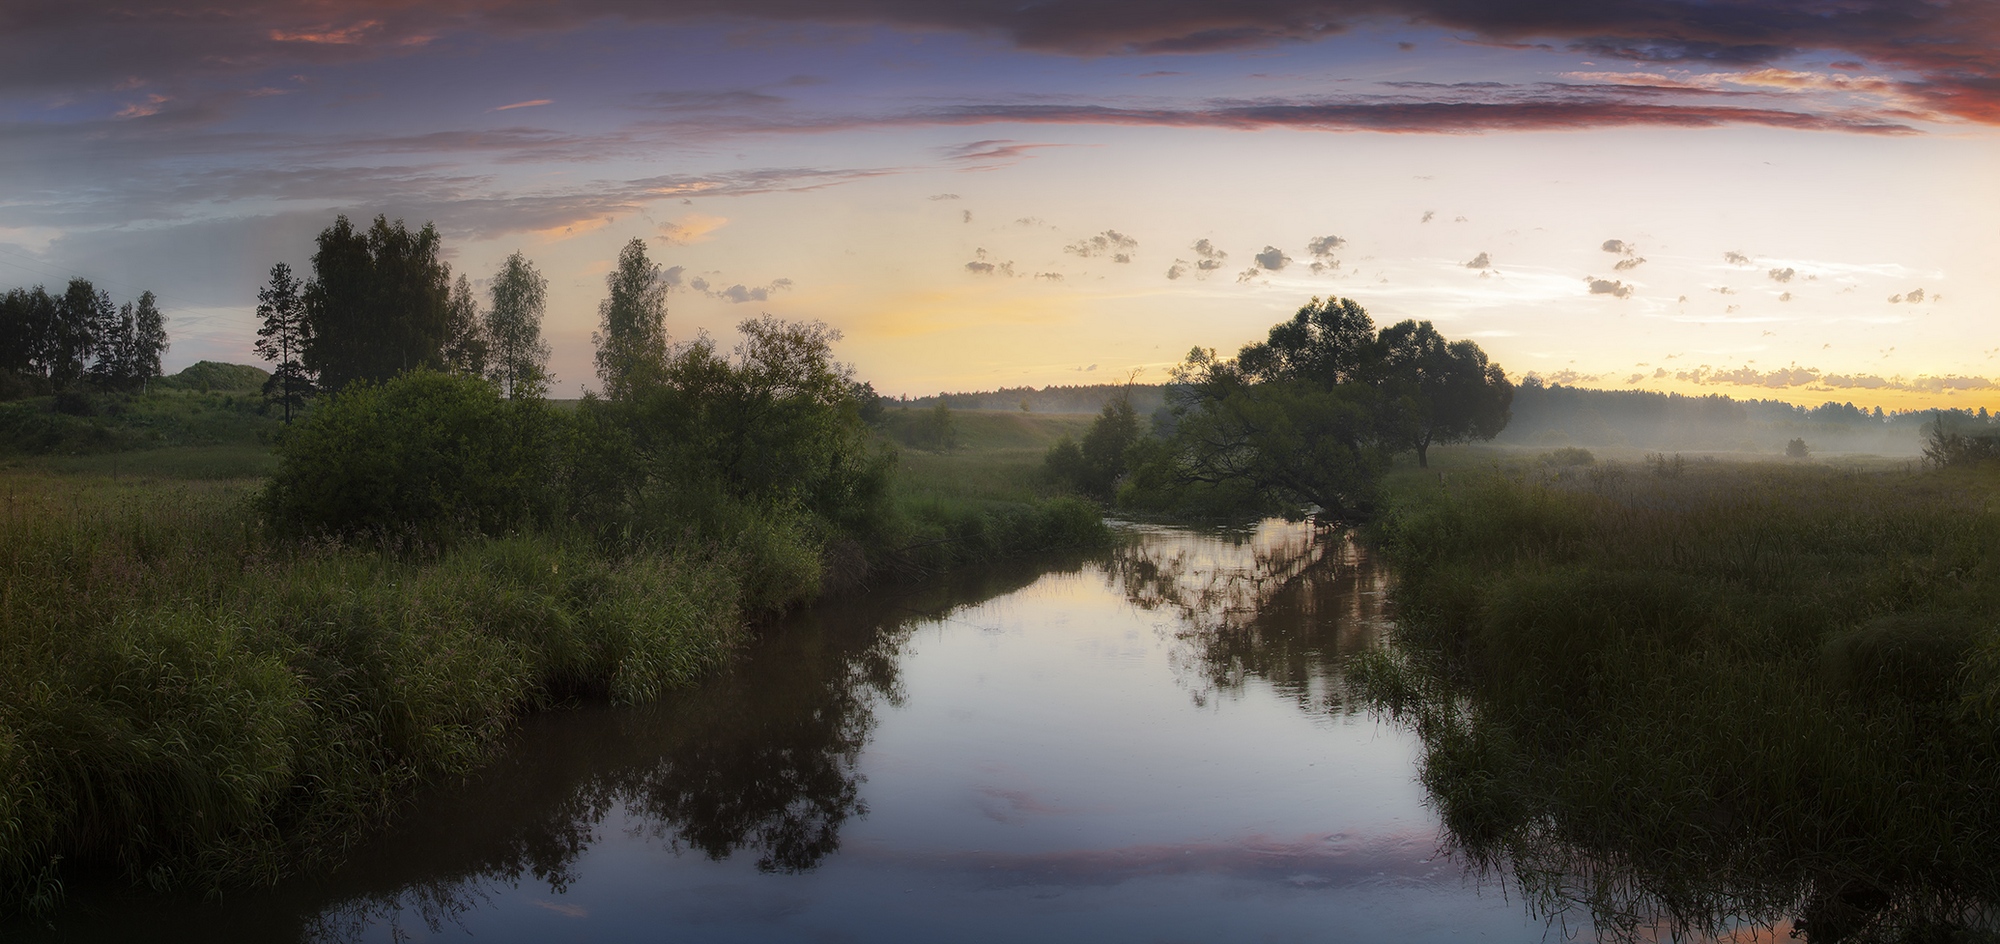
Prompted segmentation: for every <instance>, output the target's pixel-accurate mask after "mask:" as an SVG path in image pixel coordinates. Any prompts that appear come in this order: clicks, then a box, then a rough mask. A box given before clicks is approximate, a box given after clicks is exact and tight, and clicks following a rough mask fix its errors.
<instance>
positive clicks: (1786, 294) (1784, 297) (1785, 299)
mask: <svg viewBox="0 0 2000 944" xmlns="http://www.w3.org/2000/svg"><path fill="white" fill-rule="evenodd" d="M1778 300H1779V301H1781V302H1788V301H1791V300H1792V293H1790V292H1784V293H1782V294H1780V295H1779V296H1778Z"/></svg>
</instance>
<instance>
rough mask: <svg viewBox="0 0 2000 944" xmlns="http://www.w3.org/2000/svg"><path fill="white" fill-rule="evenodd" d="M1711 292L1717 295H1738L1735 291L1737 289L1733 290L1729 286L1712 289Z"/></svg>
mask: <svg viewBox="0 0 2000 944" xmlns="http://www.w3.org/2000/svg"><path fill="white" fill-rule="evenodd" d="M1710 291H1713V292H1714V293H1715V294H1717V295H1734V294H1736V290H1735V289H1733V288H1730V287H1729V286H1727V285H1724V286H1722V287H1721V288H1716V289H1710Z"/></svg>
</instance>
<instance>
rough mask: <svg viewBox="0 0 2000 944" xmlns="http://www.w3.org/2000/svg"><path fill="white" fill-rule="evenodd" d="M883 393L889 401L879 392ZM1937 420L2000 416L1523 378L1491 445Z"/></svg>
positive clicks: (1105, 388) (1007, 394) (1813, 438)
mask: <svg viewBox="0 0 2000 944" xmlns="http://www.w3.org/2000/svg"><path fill="white" fill-rule="evenodd" d="M1128 390H1129V391H1130V394H1131V403H1132V408H1133V410H1134V411H1135V412H1137V413H1138V414H1139V415H1141V416H1150V415H1153V414H1156V413H1158V412H1160V411H1161V410H1163V409H1164V408H1165V406H1166V399H1167V387H1166V385H1164V384H1132V385H1130V386H1129V387H1128V386H1127V385H1125V384H1085V385H1076V386H1049V387H1043V388H1041V389H1039V390H1037V389H1035V388H1034V387H1003V388H1001V389H999V390H991V391H978V392H973V393H940V394H935V395H932V396H925V397H912V398H909V399H907V400H891V401H890V402H894V403H898V404H902V405H907V406H912V407H923V408H929V407H932V406H935V405H936V404H938V403H940V402H942V403H944V404H945V405H946V406H948V407H950V408H951V409H954V410H1019V409H1022V405H1023V404H1026V408H1027V410H1029V411H1030V412H1034V413H1096V412H1098V411H1099V410H1102V409H1103V408H1104V405H1105V404H1107V403H1111V402H1113V401H1115V400H1117V399H1119V398H1120V397H1121V396H1124V395H1125V394H1126V392H1127V391H1128ZM885 399H888V398H885ZM1940 416H1941V417H1942V418H1943V419H1944V421H1945V425H1946V426H1947V427H1948V428H1949V429H1951V430H1953V431H1956V432H1959V433H1962V434H1964V435H1967V436H1979V435H1981V434H1983V433H1984V434H1995V435H2000V415H1995V414H1991V413H1989V412H1988V411H1987V410H1986V409H1985V408H1984V407H1982V408H1979V409H1977V410H1902V411H1885V410H1883V409H1882V408H1881V407H1874V408H1872V409H1866V408H1862V407H1858V406H1855V405H1854V404H1853V403H1851V402H1834V401H1828V402H1826V403H1822V404H1820V405H1819V406H1813V407H1806V406H1797V405H1795V404H1791V403H1786V402H1784V401H1782V400H1738V399H1735V398H1733V397H1728V396H1724V395H1722V394H1709V395H1707V396H1694V397H1691V396H1686V395H1683V394H1678V393H1658V392H1655V391H1651V390H1592V389H1588V388H1584V387H1570V386H1565V385H1562V384H1545V383H1543V382H1541V381H1540V380H1539V379H1537V378H1533V377H1531V378H1529V379H1527V380H1524V381H1522V382H1521V383H1520V384H1518V385H1516V386H1515V388H1514V403H1513V418H1512V419H1511V420H1510V421H1509V422H1508V424H1507V428H1506V429H1505V430H1504V431H1503V432H1501V434H1500V436H1499V437H1498V439H1497V440H1496V441H1498V442H1501V443H1505V444H1509V445H1516V446H1565V445H1577V446H1612V447H1616V446H1629V447H1632V448H1638V449H1655V450H1673V451H1690V452H1693V451H1702V452H1761V453H1774V454H1775V453H1781V452H1783V451H1784V450H1785V446H1786V444H1787V443H1789V442H1790V441H1791V440H1793V439H1804V440H1805V441H1806V443H1807V445H1809V446H1810V447H1811V448H1812V449H1813V451H1815V452H1870V453H1876V454H1878V455H1902V454H1914V453H1916V452H1917V451H1918V450H1919V448H1920V446H1921V445H1922V440H1923V437H1924V435H1925V432H1926V424H1928V423H1931V422H1933V421H1934V420H1935V419H1937V418H1938V417H1940Z"/></svg>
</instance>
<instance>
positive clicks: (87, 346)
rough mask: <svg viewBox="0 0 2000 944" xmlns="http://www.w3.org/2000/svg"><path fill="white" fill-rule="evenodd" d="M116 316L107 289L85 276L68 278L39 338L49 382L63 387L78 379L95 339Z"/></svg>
mask: <svg viewBox="0 0 2000 944" xmlns="http://www.w3.org/2000/svg"><path fill="white" fill-rule="evenodd" d="M117 319H118V309H117V307H116V306H114V305H112V304H111V293H109V292H101V291H98V290H97V287H96V286H94V285H92V284H90V280H89V279H70V280H69V287H68V288H67V289H65V290H64V291H63V293H62V297H60V298H58V299H56V310H55V319H54V321H53V323H51V324H50V326H49V330H48V334H47V336H46V337H45V338H44V339H43V348H42V362H43V364H44V370H45V372H46V373H45V376H47V377H48V379H49V384H50V386H52V387H54V388H55V389H56V390H66V389H68V388H69V386H70V385H71V384H74V383H76V382H77V381H78V380H80V379H82V378H83V377H84V374H85V372H86V371H87V370H88V369H89V366H90V363H89V359H90V357H91V355H92V354H95V353H96V352H97V346H98V343H99V339H100V338H103V337H105V336H106V335H108V334H110V332H111V328H112V326H113V325H114V324H115V323H116V321H117Z"/></svg>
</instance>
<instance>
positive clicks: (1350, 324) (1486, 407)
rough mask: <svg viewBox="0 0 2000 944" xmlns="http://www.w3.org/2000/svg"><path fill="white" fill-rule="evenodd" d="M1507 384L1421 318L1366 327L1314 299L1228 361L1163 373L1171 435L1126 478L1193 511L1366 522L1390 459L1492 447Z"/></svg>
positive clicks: (1358, 317) (1360, 318)
mask: <svg viewBox="0 0 2000 944" xmlns="http://www.w3.org/2000/svg"><path fill="white" fill-rule="evenodd" d="M1512 396H1513V388H1512V387H1511V386H1510V385H1508V383H1507V379H1506V376H1505V375H1504V374H1503V373H1501V371H1500V369H1499V368H1498V367H1496V366H1493V365H1491V364H1488V363H1487V361H1486V355H1485V353H1484V352H1482V351H1480V350H1479V347H1478V345H1476V344H1473V343H1472V342H1471V341H1459V342H1447V341H1445V340H1444V338H1443V337H1441V336H1440V335H1438V333H1437V331H1436V329H1434V328H1432V327H1431V325H1430V324H1429V323H1428V322H1423V323H1418V322H1404V323H1401V324H1397V325H1393V326H1391V327H1388V328H1384V329H1383V330H1382V331H1381V332H1380V333H1377V332H1376V330H1375V325H1374V322H1373V320H1371V319H1370V318H1369V317H1368V312H1367V311H1366V310H1364V309H1363V308H1362V307H1361V306H1360V305H1359V304H1356V303H1355V302H1353V301H1352V300H1349V299H1332V298H1330V299H1327V300H1325V301H1321V300H1320V299H1317V298H1315V299H1313V300H1312V301H1311V302H1309V303H1307V304H1306V305H1305V306H1304V307H1301V308H1300V309H1299V310H1298V312H1297V314H1295V315H1294V316H1293V317H1292V318H1291V319H1290V320H1287V321H1283V322H1280V323H1278V324H1277V325H1274V326H1273V327H1272V328H1271V330H1270V333H1269V335H1268V337H1266V339H1265V340H1263V341H1261V342H1257V343H1254V344H1250V345H1246V346H1245V347H1244V348H1243V349H1242V350H1241V351H1240V352H1239V353H1238V354H1237V356H1236V357H1234V358H1229V359H1223V358H1219V357H1217V356H1216V355H1215V352H1213V351H1209V350H1202V349H1199V348H1197V349H1196V350H1195V351H1194V352H1192V353H1190V354H1189V355H1188V358H1187V360H1186V361H1184V362H1183V363H1182V364H1181V366H1180V367H1178V368H1177V369H1176V370H1175V373H1174V384H1173V385H1172V388H1171V400H1172V405H1173V429H1172V433H1171V435H1170V436H1169V437H1168V438H1167V439H1166V440H1165V441H1164V442H1162V443H1160V444H1158V445H1157V446H1154V447H1150V448H1149V449H1148V450H1146V451H1147V453H1148V456H1147V459H1146V462H1145V463H1144V467H1143V468H1142V469H1140V470H1139V484H1140V487H1141V491H1142V492H1144V493H1145V494H1147V495H1148V496H1149V497H1150V498H1151V499H1152V500H1153V501H1155V502H1157V503H1160V504H1166V505H1178V506H1181V507H1183V508H1188V507H1199V508H1200V509H1201V510H1205V511H1224V510H1229V509H1231V508H1234V509H1235V510H1239V511H1257V512H1262V511H1294V510H1297V509H1300V508H1304V507H1308V506H1317V507H1318V509H1319V513H1320V514H1321V515H1322V516H1324V517H1327V518H1330V519H1334V520H1343V519H1352V518H1357V517H1361V516H1363V515H1365V514H1366V513H1367V512H1368V510H1369V506H1370V505H1371V503H1372V499H1373V494H1374V491H1375V485H1376V483H1377V481H1378V480H1379V479H1380V477H1381V475H1382V473H1383V472H1384V471H1385V470H1386V469H1387V468H1388V467H1389V463H1390V460H1391V459H1392V458H1393V457H1394V456H1395V455H1396V454H1398V453H1402V452H1409V451H1415V452H1416V454H1417V459H1418V462H1419V464H1420V465H1421V464H1423V463H1425V462H1426V461H1427V459H1428V456H1427V450H1428V449H1429V447H1430V446H1431V445H1432V444H1433V443H1439V442H1461V441H1465V440H1468V439H1473V438H1491V437H1492V436H1493V435H1494V434H1495V433H1498V432H1499V430H1500V428H1501V427H1502V426H1504V425H1505V424H1506V422H1507V406H1508V403H1509V402H1510V401H1511V400H1512Z"/></svg>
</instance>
